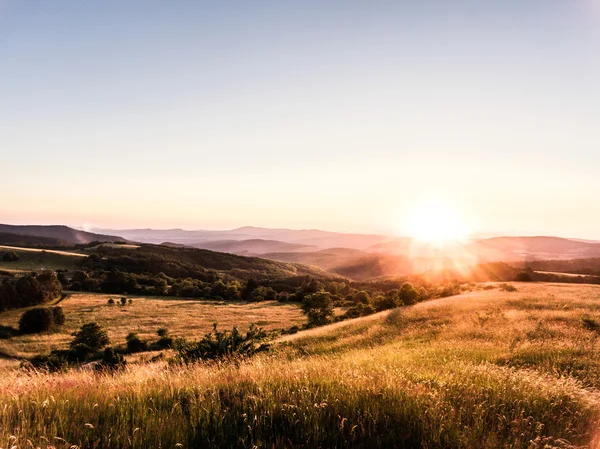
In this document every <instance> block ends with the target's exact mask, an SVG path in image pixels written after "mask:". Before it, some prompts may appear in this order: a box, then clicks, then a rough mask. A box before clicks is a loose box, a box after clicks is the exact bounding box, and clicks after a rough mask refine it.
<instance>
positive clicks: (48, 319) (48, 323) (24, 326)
mask: <svg viewBox="0 0 600 449" xmlns="http://www.w3.org/2000/svg"><path fill="white" fill-rule="evenodd" d="M53 327H54V315H53V313H52V309H50V308H49V307H34V308H33V309H29V310H26V311H25V312H23V314H22V315H21V318H20V319H19V332H21V333H22V334H38V333H40V332H48V331H50V330H52V328H53Z"/></svg>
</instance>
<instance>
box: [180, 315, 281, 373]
mask: <svg viewBox="0 0 600 449" xmlns="http://www.w3.org/2000/svg"><path fill="white" fill-rule="evenodd" d="M267 339H268V336H267V332H266V331H265V330H263V329H262V328H260V327H256V326H254V325H252V326H250V329H248V332H246V335H243V334H242V333H241V332H240V331H239V330H238V328H237V327H234V328H233V329H232V330H231V332H228V331H218V330H217V324H216V323H215V324H214V325H213V330H212V332H210V333H208V334H206V335H205V336H204V337H203V338H202V340H200V341H193V342H188V341H186V340H185V339H178V340H176V341H175V350H176V351H177V355H176V357H175V361H177V362H183V363H194V362H198V361H201V360H202V361H214V360H239V359H241V358H246V357H252V356H253V355H255V354H257V353H259V352H263V351H267V350H269V348H270V345H269V344H268V343H266V341H267Z"/></svg>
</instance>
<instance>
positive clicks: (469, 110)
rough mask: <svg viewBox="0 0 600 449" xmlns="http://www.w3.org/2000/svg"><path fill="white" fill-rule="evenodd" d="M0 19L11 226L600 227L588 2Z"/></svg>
mask: <svg viewBox="0 0 600 449" xmlns="http://www.w3.org/2000/svg"><path fill="white" fill-rule="evenodd" d="M0 29H2V32H0V54H2V55H3V60H4V63H5V65H6V67H10V69H9V70H3V71H1V72H0V92H1V93H2V97H3V99H4V101H3V102H2V103H1V104H0V148H2V149H3V150H2V165H3V169H4V170H3V172H4V175H3V176H4V182H5V185H7V186H10V191H11V193H10V195H5V198H3V208H2V211H1V212H0V221H2V222H7V223H23V224H41V223H65V224H68V225H70V226H78V227H86V226H97V227H100V228H109V229H110V228H112V229H124V228H134V227H138V226H139V224H143V226H144V227H145V226H148V227H151V228H177V227H180V228H182V229H228V228H229V229H231V228H236V227H240V226H244V225H246V224H251V225H256V226H264V227H277V228H279V227H281V228H291V229H295V228H300V229H306V228H308V229H311V228H314V229H323V230H329V231H338V232H346V233H370V234H371V233H375V234H385V235H397V236H403V235H411V236H413V237H415V236H417V237H418V238H422V239H425V240H427V239H430V240H431V239H450V238H459V237H461V236H464V235H483V234H485V235H561V236H562V235H572V236H577V237H571V238H580V239H600V231H599V230H598V229H597V225H596V224H597V223H598V222H600V208H599V207H597V206H595V204H596V201H597V199H596V195H595V192H597V191H598V190H599V189H600V178H599V177H598V176H597V175H596V173H595V169H594V167H598V166H600V152H598V151H597V147H598V144H599V143H600V135H599V133H598V131H597V129H596V128H597V123H596V121H597V120H596V111H598V110H600V95H598V89H597V80H598V79H600V60H598V58H597V54H598V49H600V7H598V5H597V2H593V1H591V0H581V1H574V2H562V1H559V0H550V1H547V2H543V3H542V2H539V1H535V0H528V1H519V2H517V1H507V2H502V3H498V4H479V3H475V2H468V1H459V2H456V3H453V4H452V5H450V4H447V3H446V2H439V1H437V2H436V1H431V0H428V1H424V2H421V3H419V4H417V5H414V4H404V3H398V4H389V3H387V2H372V3H369V4H368V5H366V4H363V3H361V2H343V3H342V2H332V3H328V4H322V3H319V2H316V1H309V2H303V3H302V4H294V3H286V4H282V3H278V2H272V1H264V2H257V3H253V4H252V5H248V4H245V3H242V2H232V3H228V4H214V3H209V2H194V3H190V2H183V1H180V2H169V3H168V4H164V3H161V2H154V1H151V2H144V3H143V4H142V3H136V2H119V3H117V2H105V3H81V2H75V1H56V2H51V3H50V2H48V3H41V4H40V3H35V2H29V1H22V2H14V1H10V0H8V1H6V0H5V1H0ZM424 205H425V206H424ZM432 222H433V223H435V222H439V223H446V224H447V223H452V226H451V227H452V229H441V224H433V225H431V223H432ZM449 227H450V226H449ZM423 234H426V235H423ZM450 234H451V235H450Z"/></svg>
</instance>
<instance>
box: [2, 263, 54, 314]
mask: <svg viewBox="0 0 600 449" xmlns="http://www.w3.org/2000/svg"><path fill="white" fill-rule="evenodd" d="M61 293H62V285H61V283H60V282H59V280H58V276H57V275H56V273H54V272H52V271H45V272H43V273H40V274H36V273H29V274H26V275H25V276H22V277H20V278H15V279H11V278H7V279H4V280H3V281H2V283H0V311H4V310H8V309H18V308H21V307H30V306H35V305H39V304H44V303H47V302H49V301H51V300H53V299H56V298H58V297H59V296H60V295H61Z"/></svg>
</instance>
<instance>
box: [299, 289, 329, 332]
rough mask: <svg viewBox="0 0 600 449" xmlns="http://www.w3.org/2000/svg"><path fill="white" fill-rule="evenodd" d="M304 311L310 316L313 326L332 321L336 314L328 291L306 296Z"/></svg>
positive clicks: (309, 320)
mask: <svg viewBox="0 0 600 449" xmlns="http://www.w3.org/2000/svg"><path fill="white" fill-rule="evenodd" d="M302 312H303V313H304V314H305V315H306V316H307V318H308V324H309V325H311V326H322V325H324V324H328V323H331V322H332V321H333V318H334V316H335V312H334V310H333V301H332V300H331V295H330V294H329V293H327V292H318V293H314V294H312V295H307V296H305V297H304V301H303V302H302Z"/></svg>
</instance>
